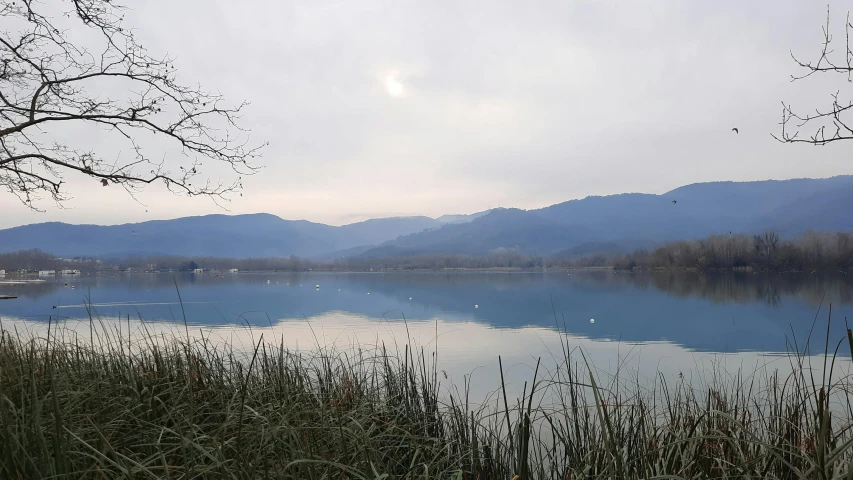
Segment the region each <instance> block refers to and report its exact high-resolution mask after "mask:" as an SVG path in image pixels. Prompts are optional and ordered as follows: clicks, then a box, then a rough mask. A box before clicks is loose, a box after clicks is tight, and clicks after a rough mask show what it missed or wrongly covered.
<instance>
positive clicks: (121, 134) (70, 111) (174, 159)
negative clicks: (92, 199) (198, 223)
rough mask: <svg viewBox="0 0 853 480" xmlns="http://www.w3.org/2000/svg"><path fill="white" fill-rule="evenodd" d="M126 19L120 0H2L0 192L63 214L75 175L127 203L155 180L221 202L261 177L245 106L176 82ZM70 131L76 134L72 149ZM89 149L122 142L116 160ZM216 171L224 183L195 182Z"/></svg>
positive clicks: (169, 65)
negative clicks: (112, 189)
mask: <svg viewBox="0 0 853 480" xmlns="http://www.w3.org/2000/svg"><path fill="white" fill-rule="evenodd" d="M124 11H125V10H124V7H122V6H120V5H117V4H116V3H115V0H0V61H1V62H2V64H0V188H3V189H6V190H7V191H8V192H10V193H12V194H13V195H16V196H17V197H18V198H19V199H20V200H21V201H22V202H23V203H24V204H25V205H27V206H28V207H30V208H33V209H38V208H39V207H38V206H37V202H38V201H39V200H41V199H43V198H44V197H45V196H46V197H47V198H49V199H50V200H53V201H54V202H56V204H57V205H59V206H61V205H62V204H63V202H64V201H65V200H67V199H68V198H69V196H68V194H67V191H66V188H65V185H64V184H65V180H64V178H65V176H66V175H68V174H71V173H74V174H80V175H84V176H88V177H91V178H92V179H93V180H92V181H93V184H94V185H96V186H99V187H100V186H104V187H106V186H110V185H119V186H121V187H123V188H124V189H125V190H127V191H128V193H130V195H133V194H134V193H135V192H137V191H138V190H139V189H141V188H142V187H144V186H146V185H149V184H153V183H162V184H163V185H165V187H166V188H167V189H169V190H170V191H172V192H173V193H180V194H185V195H189V196H198V195H201V196H209V197H211V198H213V199H214V201H217V200H219V199H223V198H227V196H228V194H230V193H234V192H237V191H239V190H240V189H241V188H242V183H241V179H242V176H243V175H248V174H251V173H253V172H255V170H256V168H257V167H256V166H255V165H254V164H253V162H252V160H253V159H254V158H256V157H257V155H258V154H259V150H260V147H262V146H263V145H258V146H252V145H251V144H249V143H248V135H247V132H246V131H245V130H243V129H241V128H240V127H239V126H238V125H237V121H238V120H239V118H240V113H241V110H242V109H243V108H244V107H245V105H246V104H245V103H242V104H237V105H230V104H227V103H226V102H225V100H224V99H223V97H222V96H221V95H220V94H217V93H211V92H208V91H206V90H204V89H203V88H202V87H200V86H187V85H184V84H182V83H181V82H179V80H178V76H177V73H176V69H175V66H174V63H173V61H172V59H171V58H169V57H157V56H154V55H153V54H150V53H149V52H148V51H147V50H146V48H144V47H143V46H142V44H141V42H140V40H139V39H138V38H137V37H136V36H135V35H134V32H133V31H132V30H130V29H128V28H127V27H126V26H124V25H123V19H124V17H123V14H124ZM68 127H74V128H75V129H82V130H73V132H75V133H72V134H71V136H74V137H75V138H74V139H73V140H74V141H73V142H69V141H68V139H63V138H62V135H61V134H60V133H61V132H63V131H64V132H65V133H66V134H67V132H68V130H67V129H68ZM63 129H65V130H63ZM80 131H85V132H87V133H86V134H85V136H84V139H85V141H84V140H81V139H80V138H79V137H80V136H81V135H78V134H77V133H76V132H80ZM66 136H69V135H66ZM96 144H100V145H104V144H109V145H119V146H120V147H119V149H120V151H117V152H115V155H117V156H118V158H115V159H112V158H107V157H108V156H109V157H112V154H107V153H105V152H104V151H103V150H104V149H103V148H99V149H97V150H100V152H99V151H96V148H95V147H96ZM159 147H162V149H161V148H159ZM151 150H156V152H154V153H152V152H151ZM167 151H168V152H173V153H174V154H173V155H169V154H168V153H166V152H167ZM215 163H221V164H224V165H226V166H227V167H229V168H228V169H227V171H228V172H230V173H229V174H228V175H227V176H228V177H230V179H229V180H222V179H217V178H212V177H214V175H209V176H208V175H203V174H202V170H203V169H205V168H207V167H210V166H212V165H213V164H215ZM232 175H233V176H232Z"/></svg>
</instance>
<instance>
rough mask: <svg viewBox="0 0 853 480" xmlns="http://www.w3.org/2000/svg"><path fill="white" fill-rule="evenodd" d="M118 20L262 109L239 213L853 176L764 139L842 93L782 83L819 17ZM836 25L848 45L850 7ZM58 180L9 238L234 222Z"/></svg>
mask: <svg viewBox="0 0 853 480" xmlns="http://www.w3.org/2000/svg"><path fill="white" fill-rule="evenodd" d="M130 3H131V4H132V10H130V11H129V12H128V14H127V23H128V25H132V26H134V27H135V29H136V33H137V36H138V38H139V39H140V41H141V42H142V43H143V44H144V45H145V46H146V47H147V48H148V49H149V50H151V51H152V52H162V53H168V54H170V55H172V56H174V57H175V58H176V65H177V67H178V70H179V72H180V75H181V78H182V79H184V80H185V81H189V82H190V83H192V82H196V81H197V82H201V83H202V84H203V85H204V86H206V87H208V88H211V89H215V90H219V91H221V92H222V93H223V94H225V95H226V96H227V97H228V98H230V99H232V100H235V101H239V100H244V99H245V100H248V101H250V102H251V103H252V104H251V106H250V107H249V108H248V109H247V110H246V113H245V116H244V118H243V125H244V126H245V127H247V128H250V129H251V130H252V135H253V138H254V139H256V140H258V141H269V146H268V148H267V149H266V150H265V155H264V158H263V159H262V160H261V163H262V164H263V166H264V168H263V170H262V171H261V172H260V173H259V174H258V175H256V176H253V177H250V178H247V179H245V180H244V186H245V189H246V190H245V192H244V195H243V197H239V196H238V197H235V198H233V199H232V200H233V201H232V202H231V203H230V204H228V205H227V208H228V209H229V210H230V212H231V213H254V212H269V213H273V214H276V215H279V216H281V217H283V218H287V219H308V220H312V221H318V222H324V223H332V224H342V223H351V222H355V221H359V220H363V219H365V218H369V217H381V216H396V215H429V216H438V215H441V214H444V213H470V212H475V211H480V210H484V209H487V208H489V207H496V206H499V205H500V206H504V207H507V206H512V207H520V208H537V207H542V206H546V205H550V204H553V203H558V202H561V201H565V200H569V199H575V198H582V197H585V196H587V195H606V194H613V193H622V192H648V193H663V192H666V191H668V190H670V189H673V188H675V187H678V186H681V185H684V184H689V183H695V182H705V181H715V180H737V181H744V180H761V179H770V178H772V179H787V178H796V177H827V176H832V175H839V174H849V173H853V160H851V156H850V154H849V152H850V151H851V148H853V142H851V143H850V144H845V143H839V144H834V145H831V146H827V147H823V148H817V147H809V146H799V145H797V146H794V145H782V144H779V143H777V142H776V141H775V140H773V138H772V137H771V133H773V132H778V125H777V124H778V122H779V119H780V116H781V103H780V102H781V101H782V100H785V101H790V102H793V103H794V105H795V106H801V107H802V109H803V110H808V109H810V108H812V109H813V108H815V107H820V106H826V105H827V104H828V100H829V99H830V97H829V93H830V92H832V91H834V90H837V89H839V88H841V89H845V88H847V89H850V87H849V86H848V84H847V82H846V81H844V79H843V78H838V79H836V80H837V81H831V79H809V80H805V81H802V82H796V83H791V82H790V81H789V80H790V75H791V74H793V73H797V69H796V68H795V65H794V64H793V62H792V60H791V57H790V52H791V51H793V52H794V53H795V54H797V55H800V56H803V57H806V58H814V57H815V55H816V54H817V53H819V49H820V46H821V40H822V34H821V26H822V24H823V23H824V21H825V18H826V4H824V3H821V2H814V1H812V0H761V1H751V2H743V1H740V0H717V1H713V2H694V1H678V2H676V1H663V0H660V1H656V0H636V1H630V2H626V1H618V0H607V1H605V0H555V1H540V2H519V1H516V0H488V1H462V0H452V1H419V2H413V1H407V0H393V1H373V0H359V1H325V0H309V1H300V2H287V1H281V0H242V1H239V2H235V1H233V0H221V1H214V0H180V1H175V0H144V1H143V0H140V1H135V2H130ZM832 8H833V11H834V12H835V14H836V15H834V19H835V22H834V23H833V25H832V26H833V28H834V29H835V30H836V33H838V34H839V35H838V38H839V39H842V37H843V28H842V27H843V16H844V14H845V13H846V12H845V11H844V8H845V4H844V2H835V4H833V7H832ZM851 90H853V89H851ZM842 91H843V90H842ZM732 127H738V128H739V129H740V134H739V135H736V134H734V133H733V132H732V131H731V128H732ZM67 180H69V182H70V193H71V194H72V196H73V197H74V198H73V200H71V201H69V202H68V203H67V204H66V209H64V210H60V209H57V208H55V207H53V206H52V205H51V204H43V205H42V207H44V208H46V209H47V212H46V213H32V212H30V211H28V210H27V209H26V208H24V207H23V206H21V205H20V204H19V203H18V202H17V200H16V199H15V198H14V197H12V196H9V195H8V194H3V195H0V209H2V211H3V212H4V213H3V215H1V216H0V227H8V226H13V225H20V224H25V223H34V222H45V221H54V220H56V221H65V222H72V223H99V224H115V223H126V222H136V221H143V220H150V219H163V218H174V217H179V216H186V215H199V214H206V213H226V212H224V211H223V210H221V209H219V208H217V207H216V206H215V205H213V204H212V203H211V202H210V201H208V200H205V199H187V198H184V197H176V196H172V195H170V194H168V193H165V192H164V191H161V190H159V189H157V188H154V189H151V190H149V191H146V192H145V193H143V194H142V195H140V197H139V199H140V201H141V202H142V203H143V204H144V205H143V204H140V203H136V202H134V201H133V200H131V199H130V198H129V197H128V196H127V195H126V194H124V193H123V192H122V191H121V190H119V189H117V188H114V189H102V188H98V189H93V188H92V181H91V180H90V179H78V178H75V177H71V176H69V177H68V178H67Z"/></svg>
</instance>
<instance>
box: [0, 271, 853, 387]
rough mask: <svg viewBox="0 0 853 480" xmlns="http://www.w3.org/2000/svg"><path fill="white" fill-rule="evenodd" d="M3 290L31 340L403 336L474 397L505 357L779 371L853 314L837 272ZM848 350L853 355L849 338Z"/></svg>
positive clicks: (329, 342) (520, 374) (685, 370)
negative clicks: (56, 334) (54, 328)
mask: <svg viewBox="0 0 853 480" xmlns="http://www.w3.org/2000/svg"><path fill="white" fill-rule="evenodd" d="M176 283H177V287H178V288H177V289H176V286H175V284H176ZM317 285H319V288H317ZM178 292H180V299H181V300H182V303H183V305H181V303H180V302H179V295H178ZM0 295H17V296H18V297H19V298H18V299H16V300H3V301H0V319H2V322H3V328H4V329H6V330H11V329H14V328H17V329H18V330H19V331H21V330H29V331H33V332H34V333H36V334H40V335H41V334H42V333H41V332H43V331H44V330H46V328H47V324H48V320H52V321H57V320H61V321H62V322H63V325H64V326H65V327H66V328H67V329H71V330H75V329H76V331H80V330H81V329H82V330H86V329H88V326H89V320H88V319H89V313H88V308H91V310H92V312H93V316H94V317H96V318H99V319H100V320H99V322H98V323H99V324H106V325H112V327H111V328H113V329H115V330H117V331H119V330H120V331H122V332H124V334H128V335H130V334H134V333H139V332H141V331H142V329H143V328H144V329H145V331H146V332H148V333H150V332H152V331H154V332H159V331H161V330H163V331H172V332H177V333H180V334H181V335H185V334H187V333H189V334H191V335H198V336H204V337H206V338H212V339H216V340H218V341H226V342H230V343H234V344H239V345H249V346H250V345H251V344H252V343H253V342H256V341H257V340H258V339H259V337H260V335H261V334H263V335H264V338H266V339H268V340H270V341H272V342H274V343H276V344H278V343H279V342H283V343H284V344H285V345H286V346H288V347H289V348H293V349H301V350H312V349H317V348H318V347H321V348H337V349H341V350H347V349H353V348H358V347H366V346H376V345H381V344H385V345H386V346H394V345H398V346H399V345H403V344H406V343H407V338H408V339H409V342H408V343H411V344H413V345H417V346H418V347H423V348H424V350H425V351H427V352H430V353H431V352H437V354H438V364H439V368H440V369H441V370H443V371H444V373H445V374H447V375H448V378H449V379H451V380H454V381H455V382H456V383H460V381H462V380H463V379H464V380H466V381H467V380H469V379H472V378H473V382H472V385H471V389H472V392H473V395H475V396H478V397H484V396H486V395H488V393H489V392H492V391H493V390H494V389H495V386H496V385H497V382H498V380H499V375H500V372H499V371H498V369H497V358H498V356H499V355H500V356H501V357H502V360H503V363H504V368H505V370H506V371H505V374H506V376H507V379H508V382H510V383H511V384H512V385H514V386H515V388H520V386H521V385H523V382H524V381H525V380H529V379H530V377H531V376H532V370H533V367H534V366H535V364H536V362H537V360H538V359H539V358H542V359H543V362H544V363H545V364H548V362H551V364H553V363H554V361H555V359H556V358H558V357H560V353H559V352H560V350H561V348H562V346H563V345H566V344H567V345H569V346H570V347H571V348H573V349H574V348H577V349H579V350H580V351H583V352H584V354H585V355H586V356H587V358H588V359H589V361H590V362H591V363H592V364H593V365H594V366H595V368H596V369H598V370H599V371H601V372H604V373H605V374H612V373H614V372H615V371H616V370H619V369H623V370H624V369H630V370H632V371H634V372H636V373H637V374H638V375H639V376H640V377H647V378H655V376H656V375H657V374H658V373H662V374H664V375H673V376H674V375H679V376H680V375H689V376H698V377H702V376H703V375H708V374H710V373H709V372H712V371H716V370H718V369H719V368H720V367H721V366H722V367H723V368H724V369H727V370H731V369H732V368H735V369H736V368H744V369H749V368H754V367H755V366H756V365H771V366H774V365H781V366H782V367H783V368H784V367H785V366H786V365H787V362H788V361H787V359H785V358H784V357H780V356H779V354H781V353H784V352H785V351H786V350H787V349H789V348H793V347H792V345H793V342H794V340H795V339H796V342H797V345H798V347H799V348H800V349H801V350H802V348H803V345H804V342H805V339H806V338H807V337H808V336H809V332H810V331H811V329H812V328H813V325H814V326H815V327H814V328H815V331H816V332H817V333H816V334H815V335H814V337H816V340H813V342H812V347H811V353H816V352H818V351H820V352H822V351H823V345H824V338H825V335H826V326H827V316H828V313H829V307H830V305H831V306H832V319H833V321H832V325H831V332H830V334H831V337H830V338H831V340H832V342H833V346H834V342H835V341H837V340H839V339H841V338H843V337H844V335H845V327H844V319H845V317H849V318H851V319H853V280H851V279H850V278H848V276H846V275H841V274H838V275H817V274H747V273H741V274H714V275H705V274H698V273H641V274H640V273H618V272H610V271H572V272H568V273H567V272H553V273H551V272H549V273H518V272H513V273H511V274H510V273H507V272H500V273H481V272H477V273H409V274H406V273H387V274H383V273H351V274H338V273H298V274H296V273H275V274H273V273H269V274H254V273H245V274H244V273H239V274H227V273H226V274H219V276H217V274H215V273H214V274H182V275H177V276H173V275H171V274H123V275H118V276H103V275H101V276H85V275H84V276H66V277H55V278H54V277H51V278H50V279H49V280H48V281H47V282H46V283H43V284H35V285H3V286H0ZM184 318H186V322H187V324H188V326H189V328H186V329H185V327H184ZM119 319H121V321H119ZM140 319H144V326H143V324H142V322H141V321H140ZM591 319H594V322H592V321H591ZM816 319H817V321H816ZM563 342H565V343H563ZM841 352H842V353H843V354H844V355H845V356H849V352H848V351H847V347H846V344H845V345H844V346H843V348H842V349H841ZM774 368H775V367H774ZM469 375H470V376H469Z"/></svg>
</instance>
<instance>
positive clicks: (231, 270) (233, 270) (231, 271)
mask: <svg viewBox="0 0 853 480" xmlns="http://www.w3.org/2000/svg"><path fill="white" fill-rule="evenodd" d="M239 271H240V270H239V269H236V268H229V269H228V273H237V272H239Z"/></svg>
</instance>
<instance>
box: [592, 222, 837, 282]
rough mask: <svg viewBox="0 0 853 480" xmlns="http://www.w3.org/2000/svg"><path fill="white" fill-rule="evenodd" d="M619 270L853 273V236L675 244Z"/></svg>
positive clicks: (641, 253)
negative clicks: (835, 271)
mask: <svg viewBox="0 0 853 480" xmlns="http://www.w3.org/2000/svg"><path fill="white" fill-rule="evenodd" d="M608 263H610V264H612V265H613V267H614V268H616V269H617V270H633V269H638V268H639V269H696V270H700V271H707V270H738V269H750V270H760V271H777V272H791V271H794V272H802V271H814V270H823V271H833V270H840V271H842V272H845V273H846V272H848V271H850V270H851V269H853V235H851V234H849V233H817V232H809V233H806V234H804V235H802V236H799V237H796V238H792V239H788V240H783V239H781V238H780V236H779V235H778V234H777V233H775V232H765V233H762V234H760V235H751V236H749V235H717V236H712V237H708V238H705V239H702V240H695V241H679V242H671V243H667V244H666V245H664V246H662V247H659V248H656V249H654V250H637V251H635V252H633V253H631V254H628V255H623V256H615V257H613V258H612V259H611V260H610V261H609V262H608Z"/></svg>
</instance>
